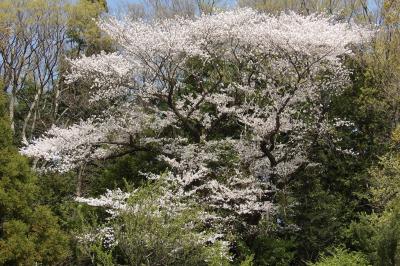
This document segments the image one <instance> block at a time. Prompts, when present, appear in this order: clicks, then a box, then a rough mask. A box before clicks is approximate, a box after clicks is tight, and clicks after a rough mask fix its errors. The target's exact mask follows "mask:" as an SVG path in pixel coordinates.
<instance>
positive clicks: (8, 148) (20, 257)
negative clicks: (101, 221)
mask: <svg viewBox="0 0 400 266" xmlns="http://www.w3.org/2000/svg"><path fill="white" fill-rule="evenodd" d="M0 136H1V137H0V265H34V264H35V263H43V264H46V265H50V264H51V265H54V263H58V262H60V261H63V260H64V259H65V258H66V257H67V256H68V254H69V252H68V238H67V236H66V235H65V234H64V233H63V232H62V231H61V229H60V226H59V225H58V221H57V217H56V216H54V215H53V214H52V212H51V211H50V209H49V208H48V207H47V206H44V205H41V204H40V198H39V195H38V187H37V185H36V180H37V178H36V177H35V175H33V174H32V172H31V171H30V167H29V164H28V162H27V160H26V159H25V158H24V157H23V156H21V155H20V154H19V153H18V151H17V149H16V148H15V147H14V146H13V138H12V132H11V128H10V123H9V121H8V119H7V112H6V97H5V96H4V95H3V94H0Z"/></svg>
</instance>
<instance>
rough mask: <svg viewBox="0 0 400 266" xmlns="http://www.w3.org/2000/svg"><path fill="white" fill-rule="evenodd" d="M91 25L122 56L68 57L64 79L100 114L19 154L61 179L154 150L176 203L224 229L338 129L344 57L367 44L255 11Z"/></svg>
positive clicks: (315, 21)
mask: <svg viewBox="0 0 400 266" xmlns="http://www.w3.org/2000/svg"><path fill="white" fill-rule="evenodd" d="M99 25H100V27H101V29H102V30H103V31H104V32H105V33H107V34H108V35H109V36H110V37H111V38H112V39H113V40H114V41H115V42H116V43H117V47H118V52H116V53H109V54H106V53H101V54H99V55H94V56H91V57H85V56H84V57H82V58H80V59H76V60H71V62H70V63H71V65H72V72H71V74H70V75H69V76H68V82H69V83H70V84H71V85H73V84H74V82H77V81H79V80H86V81H90V82H91V83H92V84H93V85H92V98H91V102H92V103H93V104H97V105H99V106H102V107H103V112H102V113H101V114H99V115H96V116H93V117H92V118H90V119H89V120H86V121H82V122H80V123H79V124H75V125H71V126H70V127H68V128H60V127H53V128H52V129H51V130H49V131H48V132H47V133H46V134H45V135H44V136H43V137H41V138H39V139H37V140H35V141H33V142H32V143H31V144H30V145H28V146H27V147H25V148H23V149H22V150H21V152H22V153H23V154H25V155H27V156H30V157H35V158H38V159H41V161H42V163H41V164H40V165H41V166H40V167H39V169H41V170H55V171H61V172H65V171H69V170H71V169H74V168H76V167H78V166H81V165H83V164H86V163H89V162H93V161H99V160H100V161H101V160H106V159H109V158H115V157H117V156H122V155H126V154H134V153H136V152H139V151H145V152H146V151H149V152H153V153H154V154H157V155H158V159H159V160H162V161H164V162H166V163H168V165H169V168H168V169H166V173H164V174H162V175H165V174H166V175H167V176H169V177H170V179H171V180H175V182H177V183H176V184H178V185H179V191H180V192H179V195H181V196H182V197H183V198H190V199H195V201H196V202H197V203H199V204H202V206H206V209H207V210H208V211H209V212H210V213H213V214H217V215H216V216H218V217H219V218H221V219H222V220H223V221H224V223H227V224H233V223H237V222H238V221H244V222H247V223H248V224H254V223H257V221H258V220H259V218H260V217H261V215H263V214H265V213H270V212H273V210H274V205H273V202H271V194H273V191H274V190H276V189H279V183H280V182H281V181H282V180H289V179H292V178H294V177H295V176H296V172H297V171H299V170H301V169H304V168H305V167H309V166H311V165H312V162H311V161H310V160H309V159H308V157H309V156H308V155H309V149H310V147H311V145H312V144H313V143H314V142H315V141H317V140H318V139H319V138H321V137H323V136H324V135H327V134H329V133H330V131H331V130H333V129H334V127H335V125H338V124H343V123H338V120H337V119H335V118H332V117H328V116H327V115H326V111H327V110H328V109H329V105H330V100H331V98H332V96H334V95H336V94H338V93H340V92H341V89H342V88H344V87H345V86H347V85H348V84H349V83H350V80H349V74H350V73H349V71H348V70H346V68H345V66H344V63H343V59H344V58H345V57H346V56H351V54H352V53H351V48H352V46H354V45H360V44H361V43H362V42H363V41H365V40H366V39H367V38H368V36H369V35H370V34H369V31H367V30H365V29H363V28H360V27H358V26H357V25H354V24H347V23H339V22H335V20H334V19H333V18H332V17H327V16H324V15H311V16H302V15H297V14H294V13H288V14H281V15H279V16H270V15H267V14H262V13H258V12H256V11H254V10H251V9H238V10H233V11H227V12H222V13H219V14H216V15H204V16H201V17H199V18H197V19H186V18H175V19H167V20H162V21H157V22H153V23H146V22H142V21H128V20H117V19H114V18H107V19H104V20H102V21H100V22H99ZM338 148H340V147H338ZM144 174H145V173H144ZM148 177H151V178H153V179H154V178H156V179H157V178H159V177H157V176H154V175H150V174H148ZM110 195H111V194H110ZM92 200H93V199H91V200H88V201H87V202H92ZM110 200H111V201H112V199H110ZM80 201H81V202H85V201H84V200H83V199H82V198H80ZM106 201H107V200H106ZM164 202H165V201H164ZM160 204H161V203H160ZM110 205H113V204H110Z"/></svg>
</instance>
